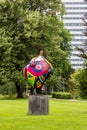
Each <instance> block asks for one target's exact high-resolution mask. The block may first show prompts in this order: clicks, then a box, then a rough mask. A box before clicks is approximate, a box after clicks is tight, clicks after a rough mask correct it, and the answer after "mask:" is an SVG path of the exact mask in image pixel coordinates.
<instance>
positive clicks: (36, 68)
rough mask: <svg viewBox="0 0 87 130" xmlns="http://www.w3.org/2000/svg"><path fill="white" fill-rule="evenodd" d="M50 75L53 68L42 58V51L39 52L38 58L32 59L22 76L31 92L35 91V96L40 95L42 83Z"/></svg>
mask: <svg viewBox="0 0 87 130" xmlns="http://www.w3.org/2000/svg"><path fill="white" fill-rule="evenodd" d="M52 73H53V66H52V65H51V63H50V62H49V61H48V60H47V59H46V58H45V57H44V56H43V50H41V51H40V54H39V56H37V57H34V58H32V59H31V61H30V63H29V64H28V65H27V66H25V68H24V76H25V78H26V80H27V82H28V83H29V85H30V86H31V90H34V89H35V90H36V93H37V94H41V90H42V86H43V84H44V82H45V81H46V79H48V77H49V76H50V74H52Z"/></svg>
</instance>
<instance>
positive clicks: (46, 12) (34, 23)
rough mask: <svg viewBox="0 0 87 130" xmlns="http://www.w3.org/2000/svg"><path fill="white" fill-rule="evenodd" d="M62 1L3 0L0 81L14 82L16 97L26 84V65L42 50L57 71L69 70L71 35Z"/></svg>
mask: <svg viewBox="0 0 87 130" xmlns="http://www.w3.org/2000/svg"><path fill="white" fill-rule="evenodd" d="M64 11H65V9H64V6H63V4H62V2H61V0H36V1H34V0H2V1H0V80H1V82H0V83H1V84H4V83H6V82H10V81H11V82H14V83H15V85H16V89H17V92H18V93H17V94H18V95H17V97H22V96H23V95H22V92H23V90H24V87H25V85H26V83H25V79H24V76H23V68H24V66H25V65H26V64H28V62H29V61H30V59H31V58H32V57H34V56H36V55H37V54H38V53H39V51H40V50H41V49H44V50H45V56H46V57H47V59H49V60H50V61H51V62H52V64H53V66H54V68H55V71H56V75H55V77H56V76H58V75H60V73H63V72H64V70H67V69H68V58H67V57H68V56H69V52H70V44H69V41H70V40H71V36H70V33H69V31H68V30H66V29H65V28H64V25H63V22H62V21H61V19H60V18H61V16H62V15H63V14H64Z"/></svg>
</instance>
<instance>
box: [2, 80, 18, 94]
mask: <svg viewBox="0 0 87 130" xmlns="http://www.w3.org/2000/svg"><path fill="white" fill-rule="evenodd" d="M0 94H2V95H10V96H12V95H14V94H16V88H15V85H14V83H13V82H8V83H5V84H3V85H0Z"/></svg>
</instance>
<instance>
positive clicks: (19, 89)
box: [15, 82, 23, 98]
mask: <svg viewBox="0 0 87 130" xmlns="http://www.w3.org/2000/svg"><path fill="white" fill-rule="evenodd" d="M15 85H16V91H17V98H23V88H22V87H21V86H20V85H19V84H18V83H17V82H16V83H15Z"/></svg>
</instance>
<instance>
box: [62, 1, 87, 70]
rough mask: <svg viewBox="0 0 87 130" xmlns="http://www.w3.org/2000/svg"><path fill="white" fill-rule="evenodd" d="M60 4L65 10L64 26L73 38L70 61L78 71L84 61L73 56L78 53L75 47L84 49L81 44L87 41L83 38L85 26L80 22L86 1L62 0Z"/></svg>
mask: <svg viewBox="0 0 87 130" xmlns="http://www.w3.org/2000/svg"><path fill="white" fill-rule="evenodd" d="M62 2H63V3H64V5H65V8H66V15H64V16H63V22H64V26H65V28H67V29H68V30H70V33H71V34H72V37H73V38H72V42H71V44H72V55H71V58H70V61H71V64H72V67H73V68H74V69H79V68H82V67H83V66H84V59H82V58H80V57H77V56H76V55H75V54H79V53H80V52H79V51H77V50H76V47H75V46H78V47H84V44H83V43H84V41H85V40H86V39H87V37H85V36H84V31H85V26H84V22H83V20H82V19H83V18H84V17H85V14H86V13H87V0H62Z"/></svg>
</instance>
